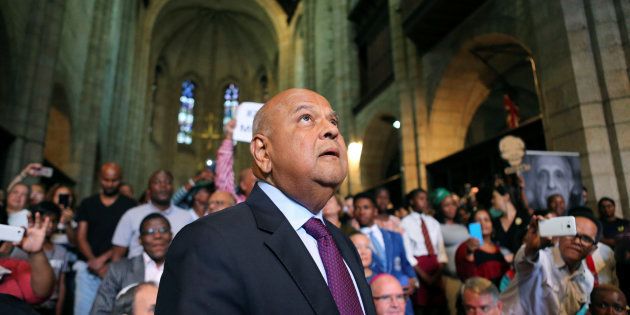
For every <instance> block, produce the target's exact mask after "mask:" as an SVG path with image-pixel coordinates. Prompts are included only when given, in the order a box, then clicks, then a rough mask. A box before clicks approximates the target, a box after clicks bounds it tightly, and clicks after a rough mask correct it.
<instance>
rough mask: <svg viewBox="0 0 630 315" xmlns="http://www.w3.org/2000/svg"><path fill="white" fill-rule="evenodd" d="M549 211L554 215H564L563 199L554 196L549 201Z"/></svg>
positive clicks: (564, 205)
mask: <svg viewBox="0 0 630 315" xmlns="http://www.w3.org/2000/svg"><path fill="white" fill-rule="evenodd" d="M550 201H551V202H550V203H549V210H551V211H553V212H554V213H555V214H556V215H559V216H560V215H564V213H565V211H566V209H567V206H566V203H565V202H564V198H563V197H562V196H561V195H556V196H554V197H553V198H551V200H550Z"/></svg>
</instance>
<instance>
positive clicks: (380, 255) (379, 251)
mask: <svg viewBox="0 0 630 315" xmlns="http://www.w3.org/2000/svg"><path fill="white" fill-rule="evenodd" d="M368 234H369V236H370V240H371V241H372V246H373V247H374V251H375V252H376V256H377V257H376V258H377V259H378V260H379V261H380V262H381V266H382V267H383V268H386V266H385V249H383V246H382V245H381V242H379V241H378V239H377V238H376V236H375V235H374V232H372V231H370V232H369V233H368Z"/></svg>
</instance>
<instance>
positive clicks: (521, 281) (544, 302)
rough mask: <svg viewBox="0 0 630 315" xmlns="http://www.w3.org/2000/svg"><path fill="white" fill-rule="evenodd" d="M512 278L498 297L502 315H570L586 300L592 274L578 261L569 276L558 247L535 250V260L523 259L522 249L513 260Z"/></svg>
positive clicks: (583, 263) (586, 302)
mask: <svg viewBox="0 0 630 315" xmlns="http://www.w3.org/2000/svg"><path fill="white" fill-rule="evenodd" d="M514 266H515V268H516V276H514V279H513V280H512V282H510V285H509V286H508V288H507V289H506V290H505V292H503V293H502V294H501V301H502V302H503V314H508V315H520V314H537V315H546V314H549V315H573V314H575V313H576V312H577V311H578V310H579V309H580V307H581V306H582V305H583V304H588V303H589V301H590V293H591V290H593V275H592V274H591V273H590V272H589V271H588V269H587V268H586V263H585V262H584V261H582V264H581V265H580V267H579V268H578V269H577V270H576V271H574V272H573V273H569V268H568V266H567V265H566V263H565V262H564V260H563V259H562V256H561V254H560V249H559V248H558V246H557V245H556V246H554V247H551V248H545V249H543V250H539V251H538V259H537V260H535V261H533V260H530V259H528V258H527V257H525V246H522V247H521V249H519V250H518V252H517V253H516V257H515V258H514Z"/></svg>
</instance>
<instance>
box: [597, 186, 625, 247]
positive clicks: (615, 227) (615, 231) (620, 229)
mask: <svg viewBox="0 0 630 315" xmlns="http://www.w3.org/2000/svg"><path fill="white" fill-rule="evenodd" d="M597 209H598V210H599V219H600V220H601V222H602V228H603V231H602V234H603V236H602V243H604V244H606V245H608V246H610V247H612V248H614V247H615V244H616V242H617V238H618V237H619V236H620V235H622V234H624V233H625V232H628V231H630V221H628V220H626V219H620V218H618V217H616V216H615V201H614V200H612V199H611V198H608V197H603V198H602V199H600V200H599V202H597Z"/></svg>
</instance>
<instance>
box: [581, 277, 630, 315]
mask: <svg viewBox="0 0 630 315" xmlns="http://www.w3.org/2000/svg"><path fill="white" fill-rule="evenodd" d="M629 310H630V308H628V302H627V300H626V296H625V295H624V294H623V292H621V290H619V288H617V287H615V286H612V285H606V284H603V285H600V286H598V287H595V288H594V289H593V292H591V304H590V305H589V307H588V312H587V314H591V315H626V314H628V311H629Z"/></svg>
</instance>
